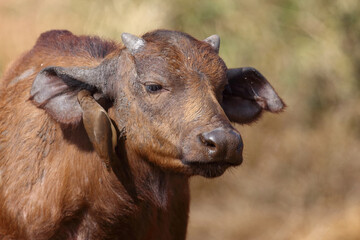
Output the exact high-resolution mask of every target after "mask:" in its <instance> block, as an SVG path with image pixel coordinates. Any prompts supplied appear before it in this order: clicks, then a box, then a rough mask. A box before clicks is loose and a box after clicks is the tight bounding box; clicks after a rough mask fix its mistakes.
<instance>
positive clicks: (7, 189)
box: [0, 30, 277, 240]
mask: <svg viewBox="0 0 360 240" xmlns="http://www.w3.org/2000/svg"><path fill="white" fill-rule="evenodd" d="M143 39H144V40H145V41H146V47H144V49H142V50H141V51H140V52H135V53H132V52H130V51H128V49H127V48H124V47H122V46H121V45H119V44H117V43H114V42H111V41H104V40H101V39H99V38H97V37H87V36H80V37H78V36H74V35H73V34H71V33H70V32H68V31H49V32H46V33H43V34H42V35H41V36H40V37H39V39H38V40H37V42H36V44H35V46H34V47H33V48H32V49H31V50H30V51H29V52H27V53H25V54H24V55H23V56H22V57H21V58H20V59H19V60H17V61H16V62H15V63H14V64H13V65H12V66H11V67H10V68H9V70H8V71H7V72H6V73H5V74H4V76H3V79H2V82H1V87H0V239H37V240H43V239H44V240H45V239H78V240H80V239H148V240H151V239H156V240H161V239H163V240H171V239H174V240H175V239H185V236H186V227H187V220H188V211H189V185H188V179H189V177H190V176H191V175H196V174H200V175H203V176H206V177H216V176H220V175H221V174H222V173H223V172H224V171H225V170H226V169H227V168H228V167H229V166H236V165H239V164H240V163H241V161H242V156H241V153H242V140H241V137H240V134H239V133H238V132H237V131H236V130H235V129H234V128H233V127H232V126H231V124H230V122H229V119H228V118H227V116H226V114H225V112H224V110H223V108H222V106H221V105H220V104H221V103H222V98H223V91H224V88H225V85H226V84H228V82H227V75H226V74H227V68H226V65H225V63H224V62H223V61H222V59H221V58H220V57H219V56H218V54H217V50H216V49H213V48H212V47H211V46H210V45H209V44H208V43H206V42H204V41H198V40H196V39H194V38H192V37H191V36H189V35H187V34H184V33H180V32H171V31H166V30H157V31H154V32H150V33H147V34H145V35H144V36H143ZM50 66H54V67H50ZM43 69H45V70H43ZM89 73H90V74H89ZM44 79H45V80H44ZM37 80H38V82H37ZM43 80H44V81H43ZM48 80H49V81H48ZM61 81H63V82H61ZM239 81H240V82H241V81H242V80H241V79H240V80H239ZM35 83H36V84H35ZM43 83H45V84H49V86H55V88H56V85H51V84H54V83H55V84H60V86H61V87H66V90H65V92H60V93H59V92H56V91H55V95H54V96H52V97H51V98H50V99H46V96H47V95H46V94H43V95H41V94H42V93H41V92H40V91H45V93H47V92H46V91H48V89H46V87H45V89H42V87H43V86H44V85H42V84H43ZM149 83H150V84H160V85H162V86H163V89H161V91H159V92H157V93H151V92H149V91H147V90H146V85H147V84H149ZM262 83H265V85H266V83H267V82H266V80H262ZM61 84H62V85H61ZM66 84H67V85H66ZM34 85H35V87H34ZM243 85H244V84H243ZM243 85H241V86H243ZM45 86H47V85H45ZM33 89H35V90H36V91H35V90H34V91H33ZM38 89H40V90H38ZM50 89H51V88H50ZM81 89H86V90H89V91H90V92H91V93H92V94H93V95H94V97H95V96H100V99H102V100H104V102H103V105H104V106H106V107H105V108H106V109H107V110H108V113H109V117H110V118H111V119H113V120H114V124H115V125H116V127H117V131H118V134H119V136H120V138H119V139H118V145H117V147H116V149H115V151H116V155H117V156H116V158H114V159H116V161H112V162H111V163H110V164H111V168H107V167H106V166H105V164H104V161H102V160H101V159H100V158H99V156H98V154H96V152H95V151H94V148H93V146H92V144H91V142H90V140H89V137H88V135H87V133H86V131H85V129H84V125H83V123H82V122H81V121H79V119H81V113H82V112H81V108H80V105H78V102H77V100H76V95H77V93H78V92H79V91H80V90H81ZM239 89H240V90H241V89H242V88H239ZM239 89H238V90H239ZM269 89H270V88H269ZM271 89H272V88H271ZM271 89H270V90H269V91H268V92H270V93H271V94H272V95H271V94H270V96H273V98H274V99H277V95H276V94H275V93H273V92H272V90H271ZM39 92H40V93H39ZM30 93H31V94H30ZM240 93H241V91H240ZM259 93H260V95H261V91H259ZM59 94H63V95H66V97H68V98H67V100H68V101H64V102H61V98H57V97H58V95H59ZM268 95H269V94H265V95H264V97H266V96H268ZM44 96H45V97H44ZM74 96H75V97H74ZM246 96H247V97H249V96H248V95H246ZM231 97H233V98H234V99H235V100H236V101H241V100H242V98H241V95H234V96H233V95H232V96H231ZM250 97H251V96H250ZM260 97H262V96H260ZM43 99H45V100H46V101H43ZM59 99H60V100H59ZM74 99H75V100H74ZM247 101H248V102H251V104H249V106H250V107H253V106H257V102H256V101H253V100H251V99H248V100H247ZM262 101H267V99H265V98H264V99H262ZM99 102H100V100H99ZM49 103H51V104H49ZM64 104H68V105H67V107H68V108H65V109H66V110H65V111H63V110H62V109H63V108H62V107H63V105H64ZM235 107H236V104H234V108H235ZM59 109H61V111H60V110H59ZM68 109H70V111H68ZM257 109H258V108H256V110H257ZM58 110H59V111H58ZM90 110H91V109H90ZM232 110H233V109H232ZM259 111H260V110H259ZM69 112H70V113H69ZM233 113H234V115H236V114H240V115H241V114H242V113H241V112H238V111H237V110H236V109H234V110H233ZM256 113H257V112H256ZM63 114H70V117H69V116H66V117H64V116H63ZM90 116H91V115H90ZM94 116H96V115H94ZM249 119H250V120H249ZM251 119H252V116H251V114H250V116H249V117H248V119H246V121H248V122H250V121H251ZM89 126H90V127H89ZM91 126H92V124H91V122H90V123H87V131H89V128H90V130H91ZM214 129H217V132H220V133H221V134H223V135H221V138H220V140H221V142H216V144H218V143H219V144H222V146H224V148H223V149H222V151H219V152H216V151H214V146H212V145H211V144H207V143H206V144H205V143H204V142H203V141H202V140H200V138H199V136H200V135H201V134H203V133H207V134H208V133H213V132H214ZM226 134H227V135H226ZM201 136H202V135H201ZM224 136H225V137H224ZM90 139H92V141H94V139H95V137H94V136H90ZM229 139H230V140H229ZM109 142H110V140H109ZM105 147H106V146H105ZM104 149H108V148H104ZM216 149H217V148H216ZM97 150H98V152H99V151H100V150H99V149H97ZM101 151H102V150H101ZM211 152H213V154H212V153H211ZM104 155H106V153H105V154H104ZM103 160H104V159H103Z"/></svg>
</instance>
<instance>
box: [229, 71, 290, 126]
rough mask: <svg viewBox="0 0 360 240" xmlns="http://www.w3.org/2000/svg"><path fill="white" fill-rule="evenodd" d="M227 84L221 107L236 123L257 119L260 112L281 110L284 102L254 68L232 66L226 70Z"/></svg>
mask: <svg viewBox="0 0 360 240" xmlns="http://www.w3.org/2000/svg"><path fill="white" fill-rule="evenodd" d="M227 78H228V83H229V84H228V86H227V87H226V89H225V91H224V93H223V103H222V107H223V109H224V111H225V113H226V115H227V116H228V118H229V119H230V121H233V122H237V123H242V124H245V123H250V122H253V121H255V120H257V119H258V118H259V117H260V116H261V114H262V112H263V111H264V110H265V111H269V112H273V113H277V112H281V111H282V110H283V109H284V108H285V103H284V102H283V101H282V100H281V98H280V97H279V96H278V95H277V93H276V92H275V90H274V88H273V87H272V86H271V85H270V83H269V82H268V81H267V80H266V78H265V77H264V76H263V75H262V74H261V73H260V72H259V71H257V70H256V69H254V68H249V67H247V68H234V69H228V71H227Z"/></svg>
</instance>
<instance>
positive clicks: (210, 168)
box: [184, 161, 239, 178]
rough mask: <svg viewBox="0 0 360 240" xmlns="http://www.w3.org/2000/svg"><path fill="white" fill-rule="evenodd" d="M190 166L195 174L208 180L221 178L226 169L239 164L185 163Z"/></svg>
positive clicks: (220, 162) (218, 162)
mask: <svg viewBox="0 0 360 240" xmlns="http://www.w3.org/2000/svg"><path fill="white" fill-rule="evenodd" d="M184 164H185V165H187V166H189V167H190V168H191V170H192V171H193V173H194V174H196V175H201V176H204V177H207V178H214V177H219V176H221V175H222V174H223V173H224V172H225V171H226V169H228V168H229V167H234V166H237V165H239V164H233V163H229V162H224V161H217V162H184Z"/></svg>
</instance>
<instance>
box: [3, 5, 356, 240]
mask: <svg viewBox="0 0 360 240" xmlns="http://www.w3.org/2000/svg"><path fill="white" fill-rule="evenodd" d="M156 28H169V29H175V30H181V31H185V32H188V33H190V34H191V35H193V36H195V37H197V38H200V39H202V38H205V37H207V36H209V35H212V34H214V33H217V34H219V35H220V36H221V38H222V43H221V49H220V55H221V56H222V57H223V59H224V60H225V62H226V63H227V65H228V66H229V67H239V66H253V67H256V68H257V69H259V70H260V71H261V72H262V73H263V74H264V75H265V76H267V78H268V79H269V80H270V81H271V83H272V84H273V86H274V87H275V88H276V89H277V90H278V92H279V94H280V95H281V96H282V97H283V99H284V100H285V101H286V102H287V104H288V108H287V111H286V112H285V113H283V114H281V115H270V114H266V115H264V117H263V118H262V120H261V121H259V122H258V123H256V124H253V125H252V126H250V127H249V126H240V125H239V126H237V127H238V128H239V130H240V131H241V133H242V136H243V138H244V141H245V153H244V154H245V162H244V163H243V165H242V166H241V167H239V168H237V169H233V170H230V171H228V172H227V173H226V174H225V175H224V176H222V177H220V178H217V179H211V180H207V179H203V178H200V177H195V178H193V179H192V183H191V191H192V202H191V213H190V224H189V230H188V239H190V240H197V239H199V240H200V239H209V240H213V239H214V240H215V239H224V240H227V239H249V240H255V239H266V240H282V239H284V240H287V239H292V240H300V239H305V240H318V239H327V240H335V239H336V240H337V239H339V240H340V239H341V240H355V239H360V186H359V184H360V2H359V1H358V0H333V1H330V0H319V1H312V0H303V1H296V0H252V1H237V0H222V1H215V0H199V1H194V0H174V1H168V2H166V1H161V0H133V1H131V0H102V1H90V0H78V1H71V0H52V1H50V0H49V1H45V0H0V30H1V31H0V43H1V46H0V75H1V74H2V73H3V72H4V69H5V67H6V65H7V64H8V63H9V62H11V61H12V60H14V59H15V58H17V57H18V56H19V54H21V53H22V52H23V51H25V50H27V49H29V48H31V46H32V45H33V44H34V42H35V40H36V38H37V36H38V35H39V34H40V33H41V32H43V31H46V30H49V29H69V30H71V31H72V32H74V33H76V34H94V35H100V36H102V37H105V38H112V39H117V40H120V34H121V33H122V32H124V31H126V32H131V33H134V34H142V33H144V32H146V31H150V30H153V29H156Z"/></svg>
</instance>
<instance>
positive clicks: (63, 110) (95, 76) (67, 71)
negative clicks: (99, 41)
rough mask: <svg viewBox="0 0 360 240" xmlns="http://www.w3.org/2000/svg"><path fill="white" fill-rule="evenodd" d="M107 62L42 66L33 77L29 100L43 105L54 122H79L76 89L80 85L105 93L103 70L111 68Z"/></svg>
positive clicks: (83, 87) (79, 87)
mask: <svg viewBox="0 0 360 240" xmlns="http://www.w3.org/2000/svg"><path fill="white" fill-rule="evenodd" d="M105 65H106V66H105ZM110 65H111V64H108V63H105V64H101V65H99V66H97V67H95V68H85V67H47V68H44V69H43V70H41V71H40V72H39V73H38V75H37V76H36V77H35V79H34V82H33V84H32V87H31V91H30V100H32V102H33V103H34V104H35V105H36V106H37V107H39V108H43V109H45V110H46V112H47V113H48V114H50V115H51V116H52V117H53V119H55V120H56V121H57V122H59V123H62V124H71V125H76V124H78V123H79V122H80V120H81V114H82V110H81V108H80V105H79V103H78V101H77V99H76V96H77V93H78V92H79V91H80V90H81V89H86V90H88V91H90V92H92V93H98V95H103V96H106V95H107V93H106V89H105V88H106V85H107V84H106V81H107V76H106V71H107V72H114V71H109V66H110ZM104 71H105V73H104Z"/></svg>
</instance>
